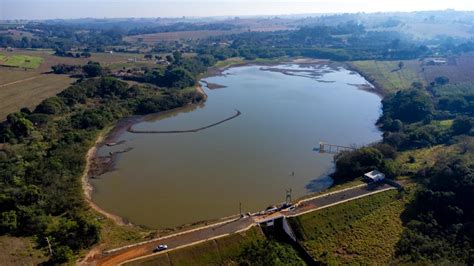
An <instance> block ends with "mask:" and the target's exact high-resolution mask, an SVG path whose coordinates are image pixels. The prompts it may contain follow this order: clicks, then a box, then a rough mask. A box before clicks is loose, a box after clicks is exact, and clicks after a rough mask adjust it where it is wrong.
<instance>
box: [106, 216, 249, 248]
mask: <svg viewBox="0 0 474 266" xmlns="http://www.w3.org/2000/svg"><path fill="white" fill-rule="evenodd" d="M238 220H240V218H235V219H232V220H226V221H223V222H219V223H214V224H210V225H206V226H203V227H198V228H194V229H190V230H187V231H183V232H178V233H175V234H171V235H167V236H162V237H158V238H154V239H151V240H147V241H143V242H139V243H135V244H130V245H127V246H123V247H119V248H114V249H110V250H107V251H104V253H105V254H110V253H114V252H117V251H120V250H123V249H127V248H132V247H136V246H141V245H146V244H149V243H151V242H155V241H160V240H163V239H168V238H171V237H175V236H180V235H183V234H188V233H192V232H195V231H199V230H203V229H206V228H209V227H214V226H218V225H222V224H226V223H232V222H235V221H238Z"/></svg>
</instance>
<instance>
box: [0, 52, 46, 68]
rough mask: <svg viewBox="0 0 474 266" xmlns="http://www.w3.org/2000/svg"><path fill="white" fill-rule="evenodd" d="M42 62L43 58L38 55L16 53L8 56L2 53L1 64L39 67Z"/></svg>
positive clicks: (0, 55)
mask: <svg viewBox="0 0 474 266" xmlns="http://www.w3.org/2000/svg"><path fill="white" fill-rule="evenodd" d="M42 62H43V59H42V58H41V57H36V56H28V55H16V54H15V55H10V56H7V55H3V54H0V66H7V67H18V68H31V69H35V68H38V67H39V66H40V65H41V63H42Z"/></svg>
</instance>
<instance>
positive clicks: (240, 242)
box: [125, 227, 265, 266]
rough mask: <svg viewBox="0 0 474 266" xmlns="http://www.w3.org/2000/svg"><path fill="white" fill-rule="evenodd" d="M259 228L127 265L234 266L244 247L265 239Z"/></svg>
mask: <svg viewBox="0 0 474 266" xmlns="http://www.w3.org/2000/svg"><path fill="white" fill-rule="evenodd" d="M264 238H265V236H264V235H263V233H262V231H261V230H260V228H259V227H253V228H252V229H250V230H248V231H245V232H242V233H236V234H232V235H229V236H225V237H222V238H218V239H214V240H211V241H207V242H204V243H201V244H197V245H194V246H190V247H185V248H182V249H177V250H173V251H170V252H166V253H162V254H159V255H156V256H153V257H149V258H145V259H143V260H139V261H134V262H130V263H127V264H125V265H128V266H131V265H232V264H235V262H233V259H234V258H236V257H237V256H238V255H239V254H240V252H241V251H242V247H243V246H245V245H246V244H249V243H251V242H256V241H257V240H259V239H264Z"/></svg>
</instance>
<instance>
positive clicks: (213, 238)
mask: <svg viewBox="0 0 474 266" xmlns="http://www.w3.org/2000/svg"><path fill="white" fill-rule="evenodd" d="M363 186H366V184H361V185H357V186H354V187H351V188H346V189H341V190H338V191H334V192H330V193H326V194H321V195H318V196H315V197H311V198H308V199H304V200H301V201H299V202H298V203H301V202H307V201H311V200H314V199H318V198H321V197H325V196H329V195H333V194H337V193H341V192H344V191H348V190H352V189H356V188H360V187H363ZM392 189H395V188H394V187H388V188H384V189H380V190H376V191H373V192H370V193H366V194H362V195H359V196H356V197H353V198H348V199H345V200H341V201H337V202H335V203H331V204H328V205H325V206H321V207H317V208H314V209H310V210H307V211H303V212H300V213H296V214H291V215H285V214H284V213H281V212H280V214H281V215H280V216H279V217H278V218H281V217H289V218H291V217H296V216H301V215H304V214H307V213H310V212H314V211H318V210H322V209H325V208H329V207H332V206H335V205H339V204H342V203H345V202H348V201H351V200H356V199H360V198H363V197H367V196H370V195H374V194H377V193H381V192H384V191H388V190H392ZM272 215H274V214H272ZM267 218H268V217H267ZM238 220H240V218H236V219H233V220H227V221H223V222H219V223H215V224H211V225H207V226H203V227H199V228H195V229H191V230H188V231H183V232H179V233H176V234H172V235H168V236H164V237H161V238H155V239H152V240H148V241H144V242H140V243H136V244H132V245H128V246H125V247H120V248H116V249H112V250H108V251H105V252H104V253H106V254H108V253H112V252H115V251H119V250H123V249H126V248H131V247H136V246H140V245H145V244H149V243H151V242H155V241H159V240H163V239H168V238H171V237H175V236H179V235H183V234H187V233H191V232H195V231H199V230H203V229H206V228H209V227H214V226H218V225H222V224H226V223H232V222H235V221H238ZM252 221H253V223H252V224H250V225H249V226H247V227H246V228H243V229H240V230H237V231H235V232H230V233H225V234H222V235H218V236H214V237H211V238H207V239H203V240H198V241H195V242H192V243H188V244H185V245H182V246H179V247H175V248H172V249H169V250H167V251H166V253H168V252H171V251H174V250H177V249H181V248H185V247H189V246H193V245H197V244H200V243H203V242H206V241H210V240H215V239H218V238H222V237H225V236H229V235H232V234H237V233H241V232H245V231H247V230H249V229H250V228H252V227H253V226H257V225H259V224H260V223H261V222H258V221H256V220H255V219H254V218H253V217H252ZM160 254H163V253H156V254H148V255H144V256H141V257H137V258H133V259H130V260H126V261H124V262H121V263H119V265H123V264H125V263H129V262H133V261H137V260H142V259H146V258H149V257H153V256H158V255H160Z"/></svg>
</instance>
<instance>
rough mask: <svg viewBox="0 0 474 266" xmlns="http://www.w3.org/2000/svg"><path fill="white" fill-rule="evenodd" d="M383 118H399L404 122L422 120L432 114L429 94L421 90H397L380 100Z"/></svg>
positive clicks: (432, 108) (432, 107)
mask: <svg viewBox="0 0 474 266" xmlns="http://www.w3.org/2000/svg"><path fill="white" fill-rule="evenodd" d="M382 104H383V107H382V109H383V116H382V118H381V121H383V119H387V118H391V119H392V120H395V119H399V120H400V121H402V122H405V123H413V122H418V121H422V120H424V119H425V118H426V117H428V116H430V115H432V114H433V111H434V106H433V102H432V101H431V98H430V96H429V95H428V94H427V93H426V92H424V91H421V90H408V91H398V92H397V93H395V94H391V95H389V96H387V97H385V98H384V99H383V100H382Z"/></svg>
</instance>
